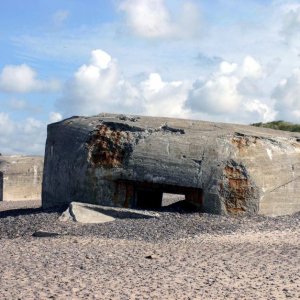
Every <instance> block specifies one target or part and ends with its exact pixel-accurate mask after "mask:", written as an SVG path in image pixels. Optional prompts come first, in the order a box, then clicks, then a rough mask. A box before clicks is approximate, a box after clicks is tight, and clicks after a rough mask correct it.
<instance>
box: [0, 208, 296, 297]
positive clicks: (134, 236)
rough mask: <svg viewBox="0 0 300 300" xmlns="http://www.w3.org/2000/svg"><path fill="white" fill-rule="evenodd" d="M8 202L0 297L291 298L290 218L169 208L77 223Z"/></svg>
mask: <svg viewBox="0 0 300 300" xmlns="http://www.w3.org/2000/svg"><path fill="white" fill-rule="evenodd" d="M32 204H33V203H32ZM13 206H14V204H10V206H9V205H8V204H7V203H4V202H3V203H0V243H1V251H0V299H286V298H290V299H300V227H299V223H300V222H299V221H300V214H295V215H293V216H285V217H276V218H267V217H262V216H257V217H243V218H230V217H222V216H215V215H208V214H201V213H195V212H191V211H190V210H188V209H186V208H183V207H182V206H181V205H180V204H174V205H171V206H166V207H163V208H162V209H161V210H160V211H159V213H160V217H159V218H148V219H118V220H116V221H114V222H111V223H106V224H99V225H81V224H76V223H73V222H72V223H62V222H60V221H59V220H58V216H59V213H58V212H43V211H42V210H41V209H40V208H32V209H30V208H29V207H30V204H26V203H23V205H21V204H20V203H19V206H18V207H16V208H18V209H16V210H12V209H13ZM22 206H23V207H26V209H20V207H22ZM34 206H35V207H37V206H38V204H37V203H35V205H34ZM4 207H5V209H4ZM1 210H2V211H1ZM37 230H46V231H51V232H57V233H61V234H62V235H61V236H58V237H52V238H37V237H33V236H32V234H33V233H34V232H35V231H37Z"/></svg>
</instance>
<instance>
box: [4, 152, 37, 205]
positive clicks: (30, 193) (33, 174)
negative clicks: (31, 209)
mask: <svg viewBox="0 0 300 300" xmlns="http://www.w3.org/2000/svg"><path fill="white" fill-rule="evenodd" d="M2 175H3V184H2V195H3V196H2V199H3V201H24V200H41V191H42V178H43V158H42V157H33V158H26V157H19V158H18V157H16V158H15V159H13V160H11V161H10V162H9V163H8V164H7V165H6V168H5V170H3V171H2ZM0 177H1V176H0ZM0 180H1V178H0ZM0 185H1V183H0ZM0 193H1V188H0Z"/></svg>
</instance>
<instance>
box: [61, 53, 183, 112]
mask: <svg viewBox="0 0 300 300" xmlns="http://www.w3.org/2000/svg"><path fill="white" fill-rule="evenodd" d="M186 96H187V86H186V84H185V83H183V82H181V81H172V82H165V81H163V80H162V79H161V77H160V75H159V74H157V73H152V74H150V75H149V77H148V78H147V79H146V80H144V81H142V82H137V83H132V82H130V81H129V80H127V79H126V78H123V77H122V76H121V73H120V71H119V68H118V65H117V62H116V60H115V59H113V58H112V57H111V56H110V55H109V54H108V53H106V52H104V51H103V50H100V49H97V50H94V51H92V53H91V59H90V62H89V64H84V65H83V66H81V67H80V68H79V69H78V70H77V71H76V72H75V74H74V76H73V78H72V79H71V80H70V81H69V82H68V83H67V84H66V87H65V89H64V95H63V97H62V98H61V99H59V100H58V102H57V107H58V108H59V110H60V111H62V112H63V115H65V116H69V115H73V114H79V115H85V114H86V115H93V114H97V113H100V112H103V111H105V112H120V113H121V112H123V113H140V114H148V115H149V114H152V115H168V116H171V115H172V116H174V115H177V116H178V115H180V114H181V113H182V107H183V103H184V100H185V99H186Z"/></svg>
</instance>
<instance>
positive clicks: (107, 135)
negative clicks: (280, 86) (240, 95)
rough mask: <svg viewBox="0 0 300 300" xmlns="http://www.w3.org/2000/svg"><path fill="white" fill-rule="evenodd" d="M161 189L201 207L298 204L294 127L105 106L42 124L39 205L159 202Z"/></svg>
mask: <svg viewBox="0 0 300 300" xmlns="http://www.w3.org/2000/svg"><path fill="white" fill-rule="evenodd" d="M163 192H166V193H178V194H185V196H186V200H187V201H190V202H193V203H194V204H197V206H198V207H200V209H201V210H202V211H204V212H212V213H219V214H221V213H224V214H225V213H262V214H267V215H281V214H289V213H292V212H296V211H300V198H299V196H298V195H299V194H300V135H299V134H296V133H288V132H281V131H275V130H270V129H264V128H257V127H251V126H243V125H233V124H222V123H211V122H201V121H192V120H180V119H168V118H151V117H126V116H123V115H111V114H101V115H97V116H94V117H89V118H86V117H74V118H70V119H67V120H64V121H62V122H59V123H54V124H51V125H49V126H48V137H47V144H46V156H45V172H44V183H43V197H42V198H43V199H42V201H43V207H52V206H63V205H65V204H68V203H70V202H72V201H80V202H87V203H95V204H102V205H111V206H126V207H136V206H140V205H138V204H140V203H141V201H142V200H141V199H144V200H143V201H146V202H151V201H152V204H153V205H154V206H159V204H160V202H161V196H162V193H163ZM142 204H145V202H143V203H142ZM146 204H147V203H146Z"/></svg>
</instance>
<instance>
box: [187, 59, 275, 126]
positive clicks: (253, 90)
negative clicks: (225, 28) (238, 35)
mask: <svg viewBox="0 0 300 300" xmlns="http://www.w3.org/2000/svg"><path fill="white" fill-rule="evenodd" d="M263 76H264V71H263V68H262V66H261V64H260V63H259V62H258V61H256V60H255V59H254V58H253V57H251V56H246V57H245V58H244V60H243V61H242V63H241V64H240V65H238V64H236V63H230V62H226V61H223V62H221V63H220V67H219V71H218V72H215V73H214V74H212V75H211V76H209V77H208V78H206V79H198V80H196V81H195V82H194V84H193V87H192V89H191V90H190V92H189V96H188V99H187V101H186V104H185V105H186V107H187V108H189V109H190V110H191V112H192V113H193V114H194V115H195V114H196V113H197V112H198V113H199V114H206V115H209V116H210V118H211V119H214V118H215V117H217V119H221V120H222V118H223V120H224V121H225V120H226V121H238V122H242V123H248V122H255V121H270V120H272V119H273V118H274V117H275V111H274V109H273V107H272V105H271V104H270V103H265V100H266V99H265V98H264V97H263V96H262V95H261V91H260V89H259V87H258V83H259V80H260V79H261V78H262V77H263Z"/></svg>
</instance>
